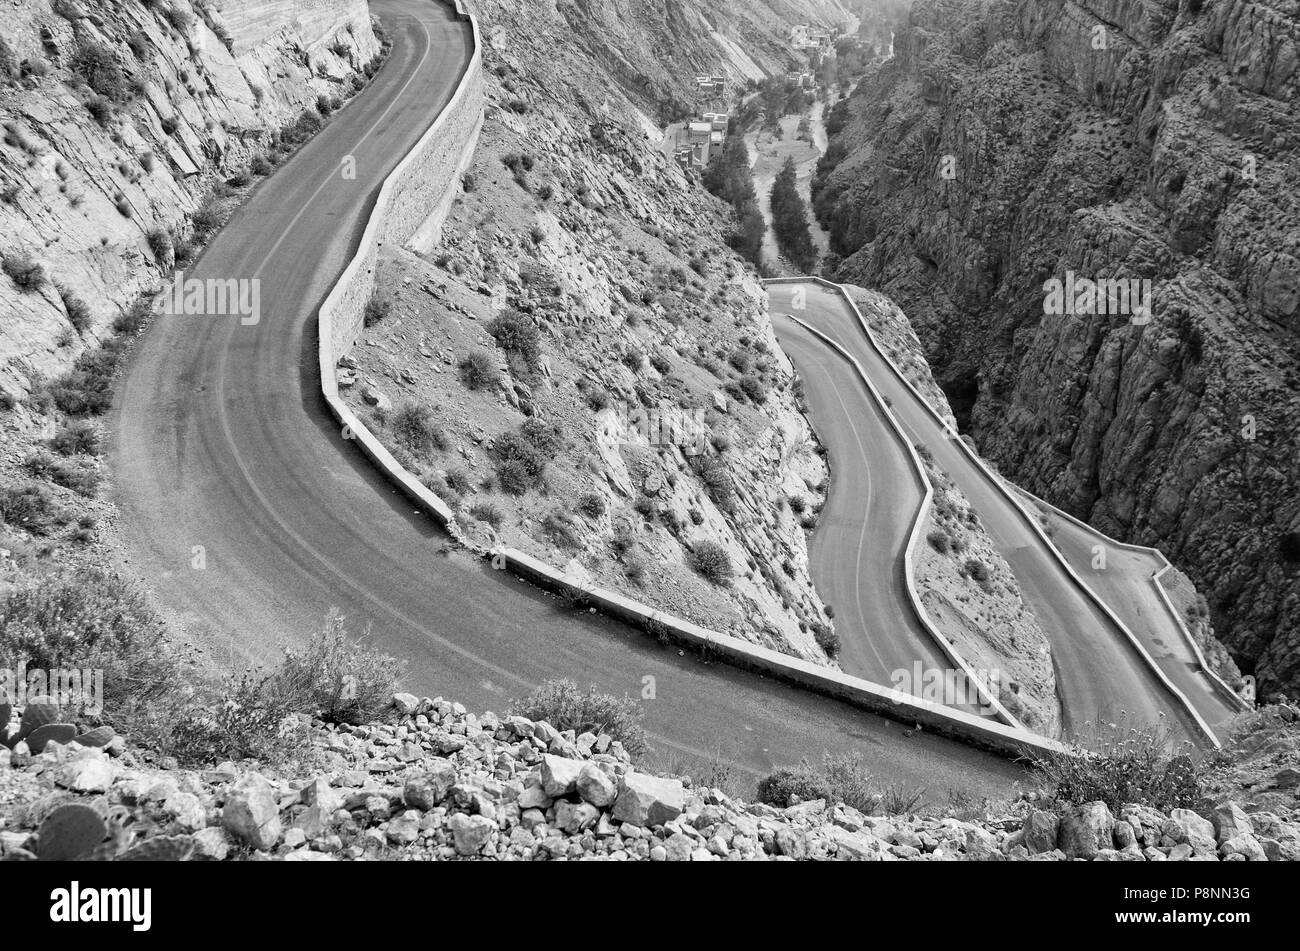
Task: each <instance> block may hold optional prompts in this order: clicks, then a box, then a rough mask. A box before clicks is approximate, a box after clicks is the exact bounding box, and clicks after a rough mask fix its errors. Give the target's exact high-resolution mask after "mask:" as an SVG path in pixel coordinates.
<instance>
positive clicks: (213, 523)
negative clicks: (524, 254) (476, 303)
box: [109, 0, 1022, 796]
mask: <svg viewBox="0 0 1300 951" xmlns="http://www.w3.org/2000/svg"><path fill="white" fill-rule="evenodd" d="M372 9H373V10H374V11H375V12H376V13H377V14H378V15H379V16H380V18H381V19H382V20H383V22H384V25H385V26H386V27H387V29H388V31H389V34H390V36H391V37H392V39H393V50H392V55H391V57H390V59H389V61H388V63H387V64H386V65H385V66H384V68H383V70H381V71H380V73H379V74H378V75H377V76H376V78H375V81H374V82H373V84H372V85H371V86H370V87H369V88H367V89H366V90H365V91H364V92H362V93H361V94H360V95H359V96H358V97H357V98H356V99H355V100H353V101H352V102H351V103H349V104H348V105H347V106H346V108H344V109H343V110H341V111H340V112H339V113H338V114H336V116H335V117H334V119H333V120H332V121H331V122H330V124H329V126H328V127H327V128H326V129H325V130H323V131H322V132H321V133H320V134H319V135H318V136H317V137H316V138H315V139H314V140H313V141H312V142H310V143H308V144H307V145H306V146H305V147H304V148H303V149H302V150H301V151H300V152H299V153H298V154H297V155H296V156H295V157H294V158H293V159H292V160H291V161H290V162H289V163H287V164H286V165H285V166H284V167H282V168H281V169H280V170H279V171H277V172H276V173H275V174H274V175H273V176H272V177H271V178H270V179H268V180H266V181H265V182H264V183H262V184H261V185H260V186H259V187H258V189H257V191H256V192H255V193H254V194H253V195H252V196H251V198H250V199H249V201H248V202H247V203H246V205H245V206H244V207H243V208H242V209H241V210H240V211H239V212H237V213H236V214H235V216H234V217H233V218H232V220H231V221H230V222H229V223H228V224H227V226H226V227H225V228H224V229H223V230H222V231H221V233H220V234H219V235H218V236H217V237H216V238H215V239H214V241H213V242H212V244H211V245H210V246H209V248H208V250H207V251H206V252H205V253H204V255H203V256H202V258H201V259H200V260H199V261H198V262H197V263H196V265H195V266H194V267H193V268H191V270H190V271H189V272H188V274H187V276H188V277H192V278H200V279H202V278H216V279H226V278H252V277H258V278H260V279H261V281H262V285H261V308H262V313H261V320H260V321H259V322H258V323H257V324H254V325H245V324H242V323H241V322H240V321H239V319H238V318H236V317H215V316H214V317H160V318H159V319H158V320H156V321H155V322H154V325H153V326H152V327H151V328H150V330H149V331H148V332H147V334H146V335H145V336H144V338H143V339H142V340H141V341H140V342H139V344H138V346H137V352H136V354H135V356H134V358H133V360H132V363H131V366H130V367H129V368H128V373H127V375H126V378H125V380H124V382H123V384H122V386H121V388H120V392H119V393H118V400H117V405H116V406H115V408H114V412H113V415H112V418H111V420H110V427H109V428H110V440H111V445H110V462H111V473H112V477H113V483H114V495H115V499H116V502H117V504H118V506H119V511H120V517H119V519H118V532H119V535H120V538H121V541H122V544H123V547H124V549H125V551H126V552H127V555H126V558H127V567H128V568H129V569H131V570H132V571H134V572H135V573H136V574H137V575H139V576H140V577H141V578H142V579H143V580H144V581H145V582H146V583H147V584H148V585H149V586H150V587H152V589H153V591H154V593H155V596H156V598H157V600H158V601H159V602H160V604H161V605H162V606H163V607H164V608H165V609H166V610H168V612H169V613H170V614H171V615H172V617H173V619H174V620H175V621H176V622H177V623H178V625H180V626H181V627H183V628H184V629H185V630H187V631H188V633H189V636H190V639H191V640H192V641H194V642H195V643H197V644H200V645H202V646H203V648H204V649H205V650H206V652H207V653H208V655H209V656H210V658H211V659H212V660H213V661H214V662H216V663H221V664H227V663H230V662H232V661H233V662H236V663H238V662H240V661H241V660H242V659H244V658H249V657H253V658H260V659H267V660H269V659H273V658H274V657H275V656H277V654H278V650H279V648H281V647H283V646H285V645H289V644H294V643H300V642H302V641H303V640H305V639H306V638H307V637H308V636H309V635H310V634H311V633H312V632H313V631H316V630H318V629H319V628H320V626H321V624H322V622H323V619H324V618H325V616H326V614H327V613H328V611H329V610H330V608H331V607H337V608H338V609H340V610H341V612H342V613H343V615H344V616H345V617H346V619H347V621H348V625H349V628H350V629H351V630H354V631H360V630H362V629H364V628H366V627H369V628H370V629H371V631H372V638H373V641H374V642H375V643H376V644H377V645H378V646H380V647H382V648H384V649H385V650H387V651H389V652H390V653H393V654H395V655H397V656H398V657H401V658H403V659H405V660H406V661H407V662H408V665H409V666H408V671H407V676H406V678H405V686H406V687H407V688H408V689H410V690H413V691H415V692H419V693H426V694H428V695H430V696H433V695H437V694H441V695H443V696H446V697H449V698H453V699H457V700H460V701H461V702H463V703H465V704H466V705H467V706H468V707H469V708H470V709H478V710H486V709H493V710H498V711H500V710H503V709H504V707H505V706H506V703H507V701H508V699H509V698H510V697H513V696H519V695H521V694H523V693H525V692H527V691H528V690H529V689H531V688H532V687H534V686H536V685H537V684H539V683H541V682H542V681H543V680H546V679H549V678H555V677H571V678H573V679H575V680H576V681H577V682H578V683H579V684H582V685H587V684H596V685H598V686H599V687H600V688H601V689H602V690H605V691H608V692H611V693H614V694H618V695H622V694H624V693H626V694H630V695H632V696H637V697H641V696H644V695H646V694H647V693H650V692H653V694H654V699H646V700H645V701H644V704H643V705H644V707H645V709H646V721H645V722H646V726H647V728H648V729H649V731H650V733H651V742H652V743H653V745H654V746H655V747H656V748H657V750H658V751H659V752H660V753H661V754H663V755H667V756H681V757H684V758H685V759H686V760H687V761H691V760H701V759H703V760H709V759H714V758H715V757H716V758H717V759H720V760H721V761H722V762H723V763H725V764H729V765H731V766H733V768H736V769H739V770H742V771H744V772H746V773H747V774H749V775H751V776H752V775H757V774H761V773H764V772H766V771H768V770H769V769H770V768H772V766H773V765H787V764H792V763H796V762H798V761H799V760H800V759H801V758H803V757H805V756H810V757H813V758H816V757H818V756H819V755H820V753H821V751H822V750H835V751H848V750H857V751H860V752H861V753H862V754H863V755H864V756H865V757H866V759H867V761H868V762H869V763H870V764H871V768H872V769H873V771H874V772H875V773H876V775H877V776H879V777H881V778H882V779H887V780H893V781H898V782H903V783H907V784H911V785H916V786H924V787H927V788H928V789H930V790H932V791H938V790H946V789H963V790H965V791H967V792H969V793H970V794H972V795H994V796H996V795H1006V794H1007V792H1008V791H1009V789H1010V786H1011V783H1012V782H1013V781H1014V780H1015V779H1017V778H1020V776H1021V775H1022V774H1021V770H1020V769H1019V768H1018V767H1016V766H1014V765H1013V764H1011V763H1009V762H1006V761H1004V760H1001V759H999V758H997V757H994V756H991V755H989V754H985V753H981V752H977V751H975V750H972V749H970V748H968V747H966V746H964V745H962V744H960V743H956V742H953V741H948V740H943V739H940V738H937V737H933V736H930V735H929V734H924V733H919V734H914V733H912V731H910V730H909V729H908V727H907V725H904V724H900V723H897V722H894V721H891V720H888V719H885V718H882V717H877V716H872V715H869V714H866V713H864V712H862V711H860V710H857V709H855V708H853V707H851V706H849V705H846V704H842V703H839V702H835V701H831V700H828V699H825V698H822V697H819V696H816V695H813V694H810V693H807V692H805V691H802V690H799V689H796V688H793V687H787V686H785V685H781V684H777V683H774V682H772V681H771V680H770V679H764V678H762V677H759V676H758V675H755V674H750V673H745V672H740V671H736V670H732V669H730V668H726V667H723V666H718V665H706V664H704V663H701V662H700V661H698V660H697V659H695V658H693V657H691V656H689V655H688V656H680V655H679V653H678V651H677V650H676V649H673V648H668V647H663V646H660V645H658V644H657V643H655V642H654V640H653V639H651V638H649V637H647V636H646V635H645V634H643V633H641V632H639V631H635V630H632V629H630V628H628V627H626V626H623V625H621V624H617V623H614V622H612V621H610V620H608V619H605V618H602V617H599V616H594V615H590V614H584V613H579V612H575V611H574V610H572V609H569V608H565V607H563V606H561V603H560V602H558V601H557V600H556V599H554V598H553V597H551V596H549V595H547V594H545V593H543V592H542V591H539V590H538V589H536V588H533V587H531V586H529V585H526V584H524V583H523V582H521V581H519V580H517V579H515V578H513V577H511V576H510V575H509V574H508V573H506V572H496V571H493V570H492V569H491V568H490V567H489V566H488V565H487V564H486V563H485V562H483V561H482V560H479V559H476V558H472V557H471V556H469V555H467V554H465V553H463V552H461V551H459V550H456V549H454V547H452V546H451V544H450V542H449V540H448V538H447V537H446V536H445V535H444V534H443V533H442V532H441V531H440V530H439V529H437V528H436V527H435V526H434V525H433V524H432V523H431V522H430V521H428V520H427V519H426V518H424V517H423V516H421V515H419V514H417V513H416V512H414V511H413V509H412V507H411V505H410V504H409V502H407V501H406V500H405V499H403V498H402V497H401V496H400V495H399V494H398V493H397V492H396V491H395V490H394V489H393V488H392V487H391V486H390V485H389V484H388V483H387V482H386V481H385V480H384V479H382V478H381V477H380V476H379V475H378V474H377V473H376V472H375V471H374V470H373V469H372V468H371V467H370V465H369V464H368V462H367V461H366V460H365V459H364V458H363V457H362V456H361V454H360V453H359V452H358V451H357V450H356V448H355V447H354V446H352V445H351V444H350V443H348V442H347V441H346V440H344V439H343V438H342V436H341V434H340V432H339V431H338V428H337V427H336V425H335V424H334V422H333V421H332V419H331V418H330V416H329V414H328V412H327V410H326V408H325V405H324V401H323V399H322V398H321V396H320V394H319V391H318V379H317V362H316V349H315V348H316V339H315V337H316V310H317V308H318V307H319V305H320V303H321V301H322V300H323V299H324V297H325V295H326V294H327V292H328V290H329V288H330V286H331V283H332V282H333V281H334V280H335V279H336V277H337V275H338V274H339V272H340V271H341V270H342V268H343V266H344V264H345V262H346V261H347V260H348V258H349V257H350V255H351V254H352V252H353V250H354V249H355V248H356V246H357V244H358V241H359V238H360V233H361V230H362V228H363V226H364V219H365V214H366V212H367V211H368V209H369V207H370V205H371V203H372V202H373V198H374V195H375V193H376V192H377V190H378V188H379V185H380V183H381V182H382V180H383V178H384V176H385V175H386V174H387V172H388V171H389V170H390V169H391V168H392V167H393V166H394V165H396V163H397V162H398V161H399V160H400V158H401V156H402V155H403V154H404V153H405V151H406V150H407V149H408V148H409V147H410V145H412V144H413V143H414V142H415V141H416V140H417V139H418V137H419V136H420V134H421V133H422V132H423V130H424V129H426V128H427V127H428V125H429V124H430V123H431V122H432V121H433V119H434V117H435V116H436V114H437V112H438V110H439V109H440V107H441V106H442V105H443V104H444V103H445V102H446V101H447V99H448V98H449V97H450V95H451V93H452V90H453V88H454V85H455V82H456V80H457V78H458V76H459V75H460V72H461V70H462V69H463V67H464V65H465V63H466V61H467V59H468V56H469V47H470V36H469V31H468V28H467V25H465V24H462V23H459V22H457V21H455V20H454V19H453V18H452V16H451V15H450V13H449V12H448V10H447V8H445V7H442V6H440V5H436V4H433V3H429V2H423V0H378V2H376V3H374V4H373V5H372ZM349 154H351V155H354V156H355V157H356V170H357V177H356V180H355V181H345V180H343V179H342V178H341V177H340V176H339V174H338V170H339V168H340V162H341V160H342V158H343V157H344V156H345V155H349ZM200 566H201V567H200Z"/></svg>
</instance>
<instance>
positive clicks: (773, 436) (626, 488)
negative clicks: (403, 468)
mask: <svg viewBox="0 0 1300 951" xmlns="http://www.w3.org/2000/svg"><path fill="white" fill-rule="evenodd" d="M760 6H761V5H760ZM570 12H571V11H570ZM478 15H479V17H480V21H481V24H482V29H483V32H484V36H485V41H486V42H485V65H486V67H487V74H488V88H487V96H488V103H489V105H488V114H487V120H486V123H485V125H484V129H483V133H482V136H481V138H480V140H479V144H478V148H477V151H476V154H475V158H474V163H473V165H472V166H471V168H470V169H469V171H468V174H467V178H466V185H465V188H464V191H463V193H462V194H461V195H459V196H458V197H457V201H456V204H455V206H454V207H453V209H452V211H451V213H450V216H449V220H448V222H447V224H446V227H445V229H444V233H443V236H442V241H441V244H440V245H439V246H437V247H435V248H434V249H433V250H432V251H431V253H430V254H429V255H428V258H427V259H421V258H418V257H416V256H414V255H409V254H399V253H393V254H389V255H387V257H386V259H385V260H384V261H383V262H382V264H381V269H380V281H381V285H382V286H383V288H384V290H383V295H384V296H385V299H386V300H387V302H388V311H389V312H388V316H387V317H384V318H383V319H381V320H379V321H378V322H376V323H374V324H373V325H372V326H371V327H370V328H369V329H368V330H367V331H365V332H364V334H363V339H362V341H361V342H360V345H359V346H357V347H356V348H355V350H354V352H353V354H352V355H351V358H350V359H351V360H352V361H354V365H355V369H356V375H355V379H356V385H355V386H353V387H350V388H349V390H350V395H349V396H348V398H349V399H350V400H352V401H353V402H354V404H355V405H356V406H357V408H358V409H359V410H360V411H361V412H363V413H365V414H367V415H368V417H369V418H370V419H371V420H372V421H373V422H374V429H375V431H376V432H377V433H378V434H379V435H380V438H381V439H384V440H385V441H386V442H387V443H388V444H389V445H390V446H395V447H396V450H397V452H398V455H399V458H400V459H401V460H402V461H403V463H404V464H405V465H407V467H408V468H409V469H411V470H412V471H414V472H416V473H417V474H418V475H419V476H420V477H421V478H423V479H424V480H425V481H426V482H427V484H429V485H431V486H432V487H434V489H435V491H437V492H438V494H439V495H440V496H442V497H443V498H445V499H448V500H450V501H451V502H453V503H454V504H455V505H456V506H457V508H458V522H459V524H460V525H461V527H462V528H463V529H464V530H465V531H466V532H468V533H469V534H470V536H471V537H473V538H475V539H477V540H480V541H482V542H484V543H485V544H493V545H497V544H505V545H510V546H513V547H517V548H521V549H523V550H525V551H528V552H530V553H531V554H534V555H536V556H538V557H541V558H543V559H545V560H546V561H548V562H550V563H551V564H556V565H562V566H567V567H568V569H569V570H572V571H576V572H578V573H580V574H585V575H587V576H588V577H591V578H592V579H593V580H594V581H595V582H596V583H598V584H600V585H601V586H603V587H607V588H613V589H615V590H621V591H623V592H625V593H627V594H629V595H630V596H632V597H634V598H636V599H638V600H641V601H645V602H647V603H650V604H653V605H655V606H657V607H662V608H664V609H666V610H669V611H671V612H673V613H675V614H678V615H681V616H686V617H688V618H690V619H692V620H694V621H696V622H697V623H700V624H703V625H705V626H708V627H711V628H713V629H716V630H721V631H728V632H731V633H734V634H736V635H737V636H740V637H744V638H746V639H748V640H750V641H753V642H756V643H760V644H763V645H765V646H769V647H773V648H775V649H778V650H783V651H788V652H790V653H792V654H795V655H797V656H801V657H805V658H808V659H811V660H815V661H819V662H826V661H828V660H829V659H830V658H833V656H834V653H835V642H834V635H833V631H832V626H833V625H832V620H831V616H830V614H829V612H827V611H826V609H825V607H824V605H823V604H822V602H821V600H820V599H819V597H818V596H817V593H816V592H815V590H814V589H813V586H812V583H811V580H810V579H809V576H808V555H807V544H806V537H807V536H806V532H807V531H808V530H809V529H810V528H811V526H812V525H813V524H815V513H816V511H817V509H818V508H819V503H820V500H821V495H822V492H823V491H824V483H825V478H826V468H825V465H824V463H823V462H822V460H821V458H820V456H819V455H818V453H817V451H816V445H815V441H814V439H813V437H812V434H811V432H810V430H809V428H808V426H807V423H806V421H805V420H804V418H803V417H802V415H801V414H800V413H799V412H798V409H797V407H796V405H795V397H794V393H793V387H792V383H793V376H792V372H791V368H790V366H789V363H788V361H787V360H786V359H785V357H784V355H783V354H782V352H781V350H780V348H779V346H778V345H777V343H776V340H775V337H774V336H773V333H772V329H771V325H770V323H769V321H768V319H767V315H766V313H765V307H764V303H765V298H764V294H763V291H762V289H761V287H760V285H759V282H758V280H757V276H756V274H755V273H754V272H753V270H752V268H748V267H747V266H746V265H744V263H743V262H742V261H741V260H740V259H739V258H738V257H737V256H735V255H734V254H733V253H732V252H730V251H728V250H727V248H726V244H725V235H726V232H727V230H728V229H729V227H730V222H729V219H728V213H727V210H726V209H725V208H724V206H723V205H722V204H721V203H719V202H718V201H717V200H715V199H714V198H712V197H711V196H709V195H708V194H707V193H706V192H704V191H703V190H702V189H701V188H700V187H699V186H698V184H695V183H694V182H693V181H692V180H691V179H690V178H688V177H687V176H686V175H685V174H683V172H682V170H681V169H680V168H678V166H677V165H676V164H674V163H673V162H671V161H670V160H669V159H667V158H665V157H664V156H663V155H662V153H661V152H660V151H659V149H658V136H657V134H656V135H653V136H652V135H649V134H648V133H647V132H646V131H645V130H644V122H645V119H644V115H643V114H642V113H641V111H640V109H639V108H638V106H637V105H636V104H635V103H634V102H633V101H632V100H631V99H629V98H627V97H625V96H624V95H623V94H622V92H621V90H620V88H619V78H618V77H617V76H608V75H605V74H604V73H602V72H601V70H602V69H603V68H606V67H603V66H602V63H601V61H599V60H595V61H593V59H591V58H590V55H591V54H589V53H587V52H585V50H586V41H587V38H589V36H590V35H592V34H593V32H594V33H595V34H601V33H602V31H601V30H599V29H596V28H594V27H591V28H585V27H584V28H583V30H582V32H581V33H574V32H573V31H574V29H575V28H574V26H573V23H572V21H571V20H570V19H568V18H566V15H565V12H564V11H563V10H561V11H548V10H546V9H545V8H538V7H535V6H531V5H530V6H527V7H521V6H520V5H519V4H516V3H514V2H499V3H498V2H491V3H480V4H479V6H478ZM655 22H657V21H655ZM622 26H623V28H624V29H625V30H631V29H633V28H639V29H641V30H643V31H644V36H645V37H653V36H654V35H655V33H654V30H653V29H652V26H651V25H646V24H645V23H641V22H639V21H637V20H635V19H634V18H632V17H631V16H629V18H628V19H627V20H626V21H625V22H624V23H623V24H622ZM774 28H775V27H774ZM575 36H576V37H577V42H575V43H572V44H569V45H567V46H566V45H565V44H564V40H565V39H566V38H573V37H575ZM639 38H640V36H638V39H639ZM678 40H679V43H678V46H679V48H681V49H683V50H687V51H689V52H690V55H692V56H696V57H699V62H701V63H703V62H705V61H706V60H707V59H708V57H709V56H714V57H716V56H718V55H719V54H718V53H717V51H716V48H715V47H716V44H715V42H714V40H713V38H712V36H711V34H709V33H696V32H688V33H686V34H684V35H681V36H679V37H678ZM624 41H625V42H626V43H627V44H628V48H629V49H639V48H641V45H639V44H638V43H637V42H633V40H632V39H631V38H627V37H624ZM560 50H562V51H563V52H562V53H559V52H557V51H560ZM710 62H711V64H712V66H714V67H717V66H718V60H717V59H716V58H715V59H713V60H711V61H710ZM701 68H704V67H703V66H702V67H701ZM657 69H658V72H657V73H656V75H657V76H659V77H660V78H661V79H663V80H664V81H665V82H668V81H669V79H670V78H673V79H674V81H675V79H677V78H680V77H679V76H676V74H674V73H672V72H671V71H669V70H668V69H666V68H665V67H664V65H663V64H660V65H659V66H658V67H657ZM692 75H693V74H692ZM503 322H513V323H512V324H511V329H509V330H507V331H503ZM529 334H533V335H535V337H536V339H535V341H533V342H531V343H530V342H528V341H527V340H525V339H523V338H526V337H527V336H528V335H529ZM345 379H346V375H345ZM418 407H424V408H426V409H424V410H420V409H418ZM421 412H424V413H427V418H428V420H429V424H430V425H431V426H432V427H436V430H437V431H436V432H433V433H431V438H429V439H423V438H420V439H416V440H414V441H413V440H412V439H411V438H410V432H411V431H410V427H409V425H408V424H409V421H410V418H411V417H412V414H419V413H421ZM529 444H531V446H530V445H529Z"/></svg>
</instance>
